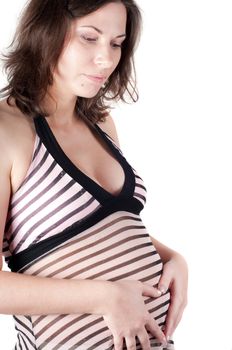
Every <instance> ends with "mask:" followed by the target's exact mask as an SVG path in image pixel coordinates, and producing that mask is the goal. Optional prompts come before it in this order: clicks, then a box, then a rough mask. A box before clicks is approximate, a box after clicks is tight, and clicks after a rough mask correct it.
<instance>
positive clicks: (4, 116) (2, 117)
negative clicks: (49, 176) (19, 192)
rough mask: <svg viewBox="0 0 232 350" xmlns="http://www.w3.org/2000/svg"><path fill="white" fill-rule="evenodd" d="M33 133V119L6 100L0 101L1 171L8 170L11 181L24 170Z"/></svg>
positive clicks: (31, 146)
mask: <svg viewBox="0 0 232 350" xmlns="http://www.w3.org/2000/svg"><path fill="white" fill-rule="evenodd" d="M34 135H35V130H34V123H33V120H32V119H31V118H29V117H27V116H25V115H24V114H23V113H21V112H20V111H19V109H18V108H16V107H11V106H9V105H8V104H7V103H6V100H2V101H0V162H1V172H3V171H4V172H5V174H6V171H7V174H9V172H10V177H11V183H12V181H14V180H13V178H15V177H18V174H19V175H21V172H24V164H26V162H27V161H28V159H30V156H31V150H32V148H33V142H34V137H35V136H34ZM3 166H4V168H3ZM25 166H26V165H25ZM13 169H14V170H13Z"/></svg>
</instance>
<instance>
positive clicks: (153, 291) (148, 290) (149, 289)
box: [142, 283, 161, 298]
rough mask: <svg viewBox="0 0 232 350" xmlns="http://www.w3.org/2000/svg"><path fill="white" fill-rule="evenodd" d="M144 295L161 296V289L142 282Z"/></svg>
mask: <svg viewBox="0 0 232 350" xmlns="http://www.w3.org/2000/svg"><path fill="white" fill-rule="evenodd" d="M142 295H143V296H146V297H153V298H158V297H160V296H161V291H160V290H159V289H157V288H155V287H153V286H150V285H149V284H146V283H143V284H142Z"/></svg>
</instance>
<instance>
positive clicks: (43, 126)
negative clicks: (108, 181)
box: [34, 115, 135, 204]
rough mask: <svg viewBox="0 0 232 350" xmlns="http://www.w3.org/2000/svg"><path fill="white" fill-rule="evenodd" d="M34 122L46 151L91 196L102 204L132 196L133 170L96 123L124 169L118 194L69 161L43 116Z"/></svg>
mask: <svg viewBox="0 0 232 350" xmlns="http://www.w3.org/2000/svg"><path fill="white" fill-rule="evenodd" d="M34 122H35V128H36V131H37V134H38V135H39V136H40V138H41V141H42V142H43V144H44V145H45V147H46V148H47V150H48V152H49V153H50V154H51V155H52V157H53V158H54V159H55V160H56V162H57V163H58V164H59V165H60V166H61V167H62V168H63V170H64V171H65V172H66V173H67V174H68V175H69V176H70V177H71V178H72V179H73V180H75V181H76V182H78V183H79V184H80V185H81V186H82V187H83V188H84V189H85V190H86V191H88V192H89V193H91V194H92V196H93V197H94V198H96V199H97V200H98V201H99V202H100V203H101V204H104V203H105V202H108V201H109V200H116V199H118V198H121V197H122V196H133V194H134V188H135V175H134V172H133V170H132V168H131V166H130V165H129V163H128V162H127V161H126V159H125V158H124V157H123V155H122V154H121V153H120V151H119V150H118V149H117V148H116V146H115V145H114V144H113V142H112V141H111V140H110V139H109V138H108V137H107V136H106V135H107V134H106V133H105V132H104V131H103V130H102V129H101V128H100V127H99V126H98V125H97V124H93V128H94V130H96V132H97V133H98V135H100V137H101V138H102V139H103V141H104V142H105V143H106V145H107V146H108V148H109V149H110V151H111V152H112V153H113V155H114V156H115V158H116V160H117V161H118V162H119V164H120V165H121V167H122V169H123V171H124V183H123V186H122V189H121V190H120V192H119V193H118V194H113V193H111V192H109V191H108V190H106V189H105V188H104V187H102V186H101V185H100V184H98V183H97V182H96V181H95V180H94V179H92V178H91V177H90V176H89V175H87V174H86V173H85V172H84V171H82V170H81V169H80V168H78V167H77V166H76V165H75V164H74V163H73V162H72V161H71V159H70V158H69V157H68V156H67V155H66V153H65V152H64V151H63V149H62V147H61V146H60V144H59V143H58V141H57V139H56V137H55V135H54V133H53V132H52V129H51V128H50V126H49V124H48V122H47V120H46V118H45V117H44V116H42V115H38V116H37V117H36V118H35V119H34Z"/></svg>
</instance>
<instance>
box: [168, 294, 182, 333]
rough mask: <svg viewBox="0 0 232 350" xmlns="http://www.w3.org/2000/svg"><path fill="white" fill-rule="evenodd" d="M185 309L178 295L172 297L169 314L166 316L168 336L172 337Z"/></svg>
mask: <svg viewBox="0 0 232 350" xmlns="http://www.w3.org/2000/svg"><path fill="white" fill-rule="evenodd" d="M183 311H184V306H183V303H181V302H180V301H179V300H178V299H177V298H176V297H173V298H172V301H171V304H170V306H169V310H168V315H167V318H166V325H165V334H166V337H170V336H171V335H172V334H173V333H174V331H175V329H176V327H177V326H178V324H179V322H180V320H181V317H182V314H183Z"/></svg>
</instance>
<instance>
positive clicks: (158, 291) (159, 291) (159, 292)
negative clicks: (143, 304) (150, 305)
mask: <svg viewBox="0 0 232 350" xmlns="http://www.w3.org/2000/svg"><path fill="white" fill-rule="evenodd" d="M157 294H158V296H159V297H160V296H161V295H162V292H161V290H159V289H157Z"/></svg>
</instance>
